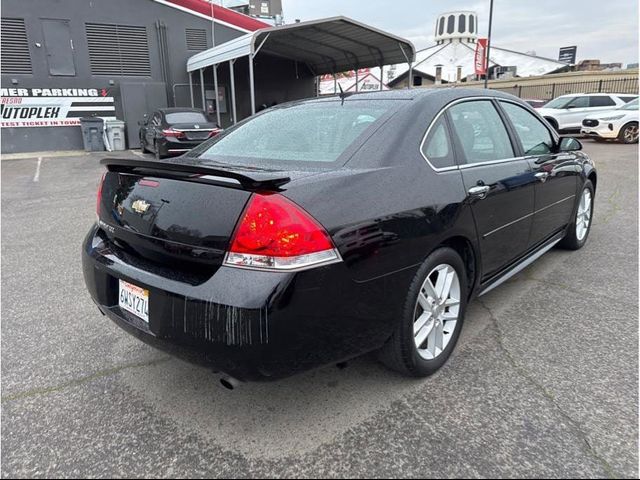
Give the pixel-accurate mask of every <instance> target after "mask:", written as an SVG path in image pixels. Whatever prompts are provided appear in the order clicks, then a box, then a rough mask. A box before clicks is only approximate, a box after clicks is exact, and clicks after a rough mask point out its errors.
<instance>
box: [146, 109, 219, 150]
mask: <svg viewBox="0 0 640 480" xmlns="http://www.w3.org/2000/svg"><path fill="white" fill-rule="evenodd" d="M220 132H221V129H220V128H218V125H216V124H215V123H213V122H210V121H209V119H208V118H207V116H206V115H205V113H204V112H203V111H202V110H197V109H194V108H162V109H160V110H156V111H155V112H153V113H152V114H151V116H149V115H145V118H144V120H143V121H142V122H140V149H141V150H142V152H143V153H146V152H149V151H151V152H153V153H154V154H155V156H156V158H157V159H161V158H164V157H168V156H170V155H182V154H183V153H185V152H187V151H189V150H191V149H192V148H194V147H197V146H198V145H200V144H201V143H202V142H204V141H205V140H207V139H209V138H211V137H214V136H215V135H217V134H219V133H220Z"/></svg>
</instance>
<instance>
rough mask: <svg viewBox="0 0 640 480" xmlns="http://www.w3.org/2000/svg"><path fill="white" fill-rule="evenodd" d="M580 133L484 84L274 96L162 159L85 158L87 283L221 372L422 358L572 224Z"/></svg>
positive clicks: (583, 228) (143, 335)
mask: <svg viewBox="0 0 640 480" xmlns="http://www.w3.org/2000/svg"><path fill="white" fill-rule="evenodd" d="M365 120H366V121H365ZM319 140H321V141H319ZM580 148H581V145H580V143H579V141H577V140H575V139H573V138H560V137H559V136H558V135H557V133H556V132H555V131H554V130H553V129H552V128H551V127H550V126H549V124H548V123H547V122H545V121H544V120H543V119H542V118H541V117H540V116H539V115H538V114H537V113H536V112H535V110H533V109H532V108H531V107H529V106H528V105H527V104H526V103H525V102H522V101H521V100H519V99H518V98H516V97H514V96H511V95H508V94H505V93H501V92H496V91H491V90H471V89H462V88H461V89H457V88H456V89H448V90H444V89H443V90H422V89H415V90H404V91H388V92H375V93H361V94H355V95H352V96H348V95H342V96H341V97H331V98H314V99H308V100H302V101H297V102H293V103H288V104H283V105H279V106H277V107H274V108H271V109H268V110H265V111H264V112H261V113H259V114H257V115H255V116H253V117H251V118H250V119H248V120H247V121H245V122H243V123H241V124H238V125H237V126H234V127H232V128H230V129H228V130H226V131H225V132H224V133H222V134H220V135H219V136H217V137H215V138H213V139H211V140H208V141H207V142H205V143H203V144H202V145H200V146H198V147H196V148H194V149H193V150H192V151H190V152H189V153H187V154H186V155H184V156H182V157H180V158H179V159H167V160H165V161H162V162H158V161H154V160H146V159H141V158H137V159H106V160H103V162H102V163H103V164H104V165H105V166H106V168H107V171H106V172H105V174H104V176H103V179H102V181H101V183H100V188H99V191H98V197H97V216H98V220H97V222H96V224H95V225H94V226H93V227H92V228H91V230H90V231H89V233H88V235H87V237H86V239H85V241H84V245H83V253H82V262H83V270H84V278H85V282H86V286H87V288H88V290H89V292H90V294H91V297H92V298H93V300H94V301H95V303H96V304H97V305H98V308H99V309H100V311H101V312H102V313H103V314H104V315H106V316H107V317H109V318H110V319H111V320H113V321H114V322H115V323H117V324H118V325H120V326H121V327H122V328H123V329H125V330H126V331H128V332H129V333H131V334H133V335H135V336H136V337H138V338H139V339H141V340H143V341H145V342H147V343H149V344H151V345H154V346H156V347H158V348H160V349H163V350H166V351H169V352H172V353H173V354H175V355H178V356H181V357H183V358H186V359H189V360H191V361H195V362H201V363H203V364H206V365H212V366H213V367H214V368H215V370H216V371H219V372H223V373H224V375H225V376H224V377H223V384H224V385H226V386H227V387H229V388H231V387H233V386H234V385H235V384H236V383H237V382H236V379H238V380H266V379H277V378H282V377H285V376H288V375H291V374H294V373H296V372H300V371H304V370H308V369H310V368H314V367H319V366H322V365H326V364H331V363H337V362H341V361H345V360H347V359H350V358H353V357H355V356H358V355H361V354H364V353H366V352H371V351H378V352H379V355H380V358H381V359H382V360H383V361H384V362H385V363H386V364H387V365H388V366H389V367H391V368H393V369H395V370H397V371H399V372H402V373H403V374H406V375H410V376H425V375H429V374H432V373H433V372H435V371H436V370H437V369H438V368H440V367H441V366H442V365H443V363H444V362H445V361H446V359H447V358H448V357H449V355H450V354H451V351H452V349H453V348H454V345H455V344H456V342H457V340H458V336H459V334H460V330H461V328H462V323H463V321H464V317H465V311H466V308H467V304H468V302H469V301H470V300H471V299H473V298H474V297H477V296H480V295H483V294H485V293H487V292H488V291H490V290H491V289H493V288H495V287H497V286H498V285H500V284H501V283H503V282H504V281H506V280H507V279H509V278H511V277H512V276H513V275H515V274H516V273H517V272H519V271H520V270H522V269H523V268H525V267H526V266H527V265H529V264H530V263H532V262H533V261H534V260H536V259H537V258H539V257H540V256H541V255H542V254H544V253H545V252H547V251H548V250H549V249H551V248H552V247H554V246H555V245H561V246H563V247H566V248H568V249H579V248H581V247H582V246H583V245H584V244H585V242H586V241H587V238H588V235H589V229H590V227H591V219H592V215H593V204H594V203H593V200H594V195H595V192H596V186H597V176H596V175H597V174H596V170H595V168H594V165H593V163H592V161H591V160H590V159H589V157H588V156H587V155H586V154H585V153H583V152H581V151H580ZM350 232H353V233H352V234H351V233H350Z"/></svg>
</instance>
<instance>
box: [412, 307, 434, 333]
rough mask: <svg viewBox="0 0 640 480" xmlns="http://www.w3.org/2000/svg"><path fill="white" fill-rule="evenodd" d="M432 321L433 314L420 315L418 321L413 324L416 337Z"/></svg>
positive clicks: (424, 313)
mask: <svg viewBox="0 0 640 480" xmlns="http://www.w3.org/2000/svg"><path fill="white" fill-rule="evenodd" d="M430 320H432V315H431V312H423V313H422V315H420V316H419V317H418V319H417V320H416V321H415V322H413V333H414V335H415V334H417V333H418V332H419V331H420V330H422V327H424V326H425V325H426V324H427V322H429V321H430Z"/></svg>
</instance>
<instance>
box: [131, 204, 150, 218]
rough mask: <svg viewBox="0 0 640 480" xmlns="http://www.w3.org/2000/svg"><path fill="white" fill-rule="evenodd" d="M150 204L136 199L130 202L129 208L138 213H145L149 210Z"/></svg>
mask: <svg viewBox="0 0 640 480" xmlns="http://www.w3.org/2000/svg"><path fill="white" fill-rule="evenodd" d="M150 206H151V204H149V203H147V202H145V201H144V200H136V201H135V202H133V203H132V204H131V208H132V209H133V211H134V212H136V213H139V214H140V215H143V214H145V213H147V210H149V207H150Z"/></svg>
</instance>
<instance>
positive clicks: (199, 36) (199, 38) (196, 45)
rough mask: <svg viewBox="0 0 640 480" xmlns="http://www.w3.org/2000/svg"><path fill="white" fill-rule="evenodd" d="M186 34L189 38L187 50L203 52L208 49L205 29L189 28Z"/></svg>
mask: <svg viewBox="0 0 640 480" xmlns="http://www.w3.org/2000/svg"><path fill="white" fill-rule="evenodd" d="M185 34H186V37H187V50H196V51H198V52H201V51H202V50H206V49H207V46H208V45H207V31H206V30H205V29H203V28H187V29H186V30H185Z"/></svg>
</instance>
